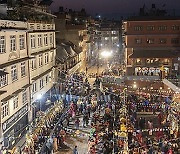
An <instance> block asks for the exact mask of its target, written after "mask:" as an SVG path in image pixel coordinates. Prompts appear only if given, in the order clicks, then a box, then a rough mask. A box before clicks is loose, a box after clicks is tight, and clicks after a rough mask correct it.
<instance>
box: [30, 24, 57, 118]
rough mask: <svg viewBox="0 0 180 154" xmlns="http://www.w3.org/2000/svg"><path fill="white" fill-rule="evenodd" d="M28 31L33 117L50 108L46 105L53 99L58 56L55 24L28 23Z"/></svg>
mask: <svg viewBox="0 0 180 154" xmlns="http://www.w3.org/2000/svg"><path fill="white" fill-rule="evenodd" d="M28 30H29V31H28V33H27V37H28V42H27V43H28V54H29V57H30V58H31V60H30V63H29V66H30V68H29V69H30V84H31V102H32V105H33V113H32V116H35V113H36V112H37V111H39V110H43V111H44V110H45V109H46V108H47V107H48V104H45V102H46V99H47V98H48V99H51V98H50V92H51V88H52V87H53V84H54V83H53V82H54V65H55V55H56V44H55V24H54V23H53V22H49V23H47V22H44V23H42V22H41V23H38V22H37V23H28ZM38 99H41V100H38ZM34 107H35V108H34Z"/></svg>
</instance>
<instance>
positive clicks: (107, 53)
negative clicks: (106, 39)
mask: <svg viewBox="0 0 180 154" xmlns="http://www.w3.org/2000/svg"><path fill="white" fill-rule="evenodd" d="M101 56H102V57H104V58H109V57H111V56H112V51H110V52H109V51H106V50H105V51H103V52H101Z"/></svg>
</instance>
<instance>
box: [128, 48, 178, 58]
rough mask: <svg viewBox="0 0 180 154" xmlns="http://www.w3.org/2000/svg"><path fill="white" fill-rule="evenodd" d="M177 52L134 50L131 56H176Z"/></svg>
mask: <svg viewBox="0 0 180 154" xmlns="http://www.w3.org/2000/svg"><path fill="white" fill-rule="evenodd" d="M177 55H178V53H177V52H173V51H169V50H134V51H133V54H132V55H130V56H129V58H176V57H177Z"/></svg>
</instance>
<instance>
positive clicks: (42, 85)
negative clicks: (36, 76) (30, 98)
mask: <svg viewBox="0 0 180 154" xmlns="http://www.w3.org/2000/svg"><path fill="white" fill-rule="evenodd" d="M39 87H40V89H42V88H43V87H44V80H43V78H42V79H40V85H39Z"/></svg>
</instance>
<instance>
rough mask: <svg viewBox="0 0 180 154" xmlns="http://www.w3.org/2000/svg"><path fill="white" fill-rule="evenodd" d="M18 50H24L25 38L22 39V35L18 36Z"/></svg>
mask: <svg viewBox="0 0 180 154" xmlns="http://www.w3.org/2000/svg"><path fill="white" fill-rule="evenodd" d="M19 48H20V50H23V49H25V37H24V35H19Z"/></svg>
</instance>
